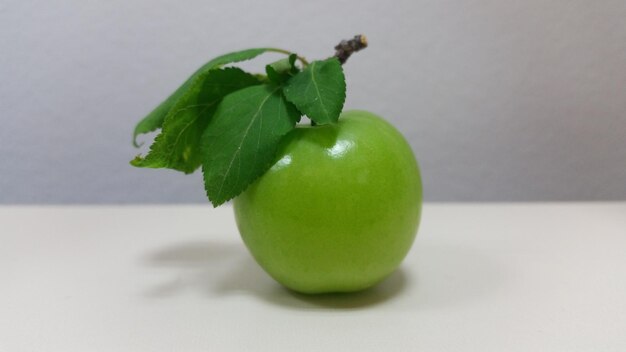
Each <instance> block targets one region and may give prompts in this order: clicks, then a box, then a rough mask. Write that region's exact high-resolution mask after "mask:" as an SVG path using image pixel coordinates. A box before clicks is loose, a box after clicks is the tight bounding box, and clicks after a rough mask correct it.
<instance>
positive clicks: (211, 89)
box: [131, 68, 260, 173]
mask: <svg viewBox="0 0 626 352" xmlns="http://www.w3.org/2000/svg"><path fill="white" fill-rule="evenodd" d="M255 84H260V82H259V80H258V79H257V78H256V77H255V76H253V75H250V74H248V73H245V72H244V71H242V70H240V69H238V68H226V69H213V70H209V71H206V72H203V73H201V74H200V75H198V79H195V80H194V81H193V82H192V84H191V85H190V86H189V89H188V90H187V91H186V92H185V94H184V95H183V96H182V97H181V98H180V99H178V101H177V102H176V104H175V105H174V107H173V108H172V109H171V111H170V113H168V114H167V117H166V118H165V121H164V123H163V128H162V130H161V133H160V134H159V135H158V136H157V137H156V138H155V140H154V143H153V144H152V146H151V147H150V152H149V153H148V155H147V156H146V157H145V158H142V157H140V156H138V157H136V158H135V159H134V160H133V161H132V162H131V164H132V165H134V166H138V167H151V168H161V167H166V168H170V169H174V170H179V171H183V172H185V173H192V172H193V171H195V170H196V169H197V168H198V167H199V166H200V164H201V163H202V157H201V154H200V150H199V149H200V148H199V143H200V137H201V136H202V133H203V132H204V129H205V128H206V126H207V125H208V123H209V122H210V120H211V117H212V115H213V113H214V112H215V110H216V108H217V106H218V103H219V102H220V101H221V100H222V98H224V97H225V96H226V95H228V94H230V93H232V92H234V91H237V90H239V89H243V88H246V87H249V86H252V85H255Z"/></svg>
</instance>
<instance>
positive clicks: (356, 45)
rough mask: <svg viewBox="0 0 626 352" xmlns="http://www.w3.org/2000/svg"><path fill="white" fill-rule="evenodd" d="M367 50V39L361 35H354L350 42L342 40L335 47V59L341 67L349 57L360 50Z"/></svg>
mask: <svg viewBox="0 0 626 352" xmlns="http://www.w3.org/2000/svg"><path fill="white" fill-rule="evenodd" d="M365 48H367V38H366V37H365V36H364V35H362V34H359V35H355V36H354V38H352V39H350V40H342V41H341V42H340V43H339V44H337V46H335V50H336V52H335V57H336V58H337V59H339V62H341V64H342V65H343V64H344V63H345V62H346V61H348V58H350V55H352V54H353V53H356V52H357V51H359V50H361V49H365Z"/></svg>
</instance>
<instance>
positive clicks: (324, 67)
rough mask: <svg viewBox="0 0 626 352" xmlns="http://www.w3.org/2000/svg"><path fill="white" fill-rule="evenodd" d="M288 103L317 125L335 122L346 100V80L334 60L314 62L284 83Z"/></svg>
mask: <svg viewBox="0 0 626 352" xmlns="http://www.w3.org/2000/svg"><path fill="white" fill-rule="evenodd" d="M283 91H284V94H285V97H286V98H287V100H289V101H290V102H292V103H293V104H294V105H295V106H296V107H297V108H298V109H299V110H300V111H301V112H302V113H304V114H305V115H306V116H308V117H309V118H310V119H311V120H313V121H315V122H316V123H317V124H318V125H324V124H328V123H335V122H337V119H338V118H339V114H340V113H341V109H342V108H343V104H344V102H345V100H346V80H345V77H344V75H343V69H342V68H341V64H340V63H339V60H337V58H330V59H327V60H322V61H313V62H311V64H310V65H308V66H307V67H305V68H304V69H303V70H302V72H300V73H298V74H296V75H295V76H293V77H292V78H291V79H289V80H288V81H287V83H286V84H285V87H284V89H283Z"/></svg>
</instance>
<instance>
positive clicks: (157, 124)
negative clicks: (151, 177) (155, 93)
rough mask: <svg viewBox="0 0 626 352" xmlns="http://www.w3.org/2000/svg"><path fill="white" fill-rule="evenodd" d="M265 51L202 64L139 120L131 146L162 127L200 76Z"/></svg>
mask: <svg viewBox="0 0 626 352" xmlns="http://www.w3.org/2000/svg"><path fill="white" fill-rule="evenodd" d="M265 51H267V49H266V48H257V49H248V50H242V51H236V52H232V53H229V54H225V55H222V56H218V57H216V58H214V59H213V60H211V61H209V62H207V63H206V64H204V65H203V66H202V67H200V68H199V69H198V70H196V72H195V73H194V74H193V75H191V77H189V78H188V79H187V80H186V81H185V82H184V83H183V84H182V85H181V86H180V87H179V88H178V89H176V91H174V93H172V94H171V95H170V96H169V97H168V98H167V99H165V101H163V102H162V103H161V104H159V106H157V107H156V108H155V109H154V110H153V111H152V112H150V113H149V114H148V116H146V117H144V118H143V120H141V121H140V122H139V123H138V124H137V126H136V127H135V132H134V133H133V144H134V145H135V147H138V146H139V145H138V144H137V136H138V135H140V134H142V133H148V132H152V131H156V130H157V129H159V128H161V127H163V123H164V121H165V118H166V116H167V114H168V113H169V111H170V110H171V109H172V108H173V107H174V105H175V104H176V102H177V101H178V100H179V99H180V98H182V97H183V96H184V95H185V93H186V92H187V91H188V90H189V89H190V88H192V87H194V86H196V85H197V84H198V83H196V82H194V81H195V80H197V79H199V76H200V75H202V74H204V73H206V72H208V71H210V70H211V69H214V68H217V67H220V66H222V65H226V64H230V63H235V62H240V61H245V60H250V59H253V58H255V57H257V56H259V55H260V54H262V53H264V52H265Z"/></svg>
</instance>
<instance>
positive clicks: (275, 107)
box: [201, 85, 300, 206]
mask: <svg viewBox="0 0 626 352" xmlns="http://www.w3.org/2000/svg"><path fill="white" fill-rule="evenodd" d="M299 117H300V113H299V112H298V110H297V109H296V108H295V107H294V106H293V105H291V104H290V103H289V102H288V101H286V100H285V98H284V97H283V95H282V94H281V91H280V88H279V87H276V86H268V85H260V86H253V87H249V88H245V89H242V90H239V91H237V92H235V93H232V94H230V95H228V96H226V97H225V98H224V99H223V100H222V102H221V103H220V105H219V107H218V109H217V111H216V112H215V116H214V117H213V121H212V122H211V124H210V125H209V126H208V127H207V129H206V131H205V133H204V134H203V136H202V144H201V145H202V147H201V150H202V154H203V155H204V157H205V159H204V162H203V164H202V171H203V172H204V184H205V189H206V192H207V196H208V197H209V200H210V201H211V203H213V206H218V205H220V204H222V203H224V202H226V201H228V200H230V199H232V198H234V197H235V196H237V195H238V194H240V193H241V192H243V191H244V190H245V189H246V188H247V187H248V185H250V183H252V182H253V181H254V180H255V179H257V178H258V177H259V176H261V175H262V174H263V173H265V171H267V169H269V167H270V166H271V163H272V162H273V161H274V158H275V155H276V151H277V148H278V144H279V141H280V139H281V137H282V136H284V135H285V134H287V132H289V131H290V130H291V129H293V127H294V126H295V123H296V120H298V118H299Z"/></svg>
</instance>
